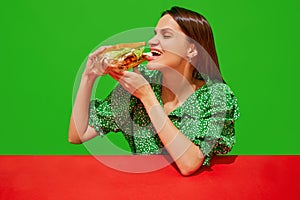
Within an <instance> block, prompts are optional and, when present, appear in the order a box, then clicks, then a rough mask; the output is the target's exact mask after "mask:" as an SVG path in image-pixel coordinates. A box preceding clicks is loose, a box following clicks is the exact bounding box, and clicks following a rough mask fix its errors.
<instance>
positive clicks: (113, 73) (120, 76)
mask: <svg viewBox="0 0 300 200" xmlns="http://www.w3.org/2000/svg"><path fill="white" fill-rule="evenodd" d="M109 75H110V76H111V77H113V78H114V79H116V80H117V81H119V80H120V79H122V77H123V75H122V74H119V73H116V72H115V71H110V72H109Z"/></svg>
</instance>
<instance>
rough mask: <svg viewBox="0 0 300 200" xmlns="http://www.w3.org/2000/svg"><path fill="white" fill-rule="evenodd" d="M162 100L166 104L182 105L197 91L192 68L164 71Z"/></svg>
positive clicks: (167, 69)
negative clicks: (175, 103)
mask: <svg viewBox="0 0 300 200" xmlns="http://www.w3.org/2000/svg"><path fill="white" fill-rule="evenodd" d="M162 75H163V76H162V77H163V79H162V98H163V100H164V102H170V101H173V102H178V104H182V103H183V102H184V101H185V100H186V99H187V97H188V96H190V95H191V94H192V93H193V92H194V91H195V90H196V89H197V86H196V84H195V79H194V78H193V68H192V67H191V66H184V67H180V70H178V69H174V68H166V69H164V70H162Z"/></svg>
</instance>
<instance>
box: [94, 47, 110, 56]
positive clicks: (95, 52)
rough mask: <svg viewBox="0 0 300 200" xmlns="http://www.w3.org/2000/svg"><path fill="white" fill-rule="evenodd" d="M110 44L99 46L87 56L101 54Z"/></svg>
mask: <svg viewBox="0 0 300 200" xmlns="http://www.w3.org/2000/svg"><path fill="white" fill-rule="evenodd" d="M109 47H111V46H101V47H99V48H98V49H97V50H96V51H94V52H92V53H91V54H90V55H89V58H93V57H95V56H96V55H98V54H101V53H102V52H103V51H104V50H105V49H107V48H109Z"/></svg>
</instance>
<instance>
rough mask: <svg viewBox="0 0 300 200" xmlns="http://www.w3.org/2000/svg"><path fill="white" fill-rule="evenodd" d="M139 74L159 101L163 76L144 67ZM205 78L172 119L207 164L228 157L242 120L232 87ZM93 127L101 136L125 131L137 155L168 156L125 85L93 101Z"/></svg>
mask: <svg viewBox="0 0 300 200" xmlns="http://www.w3.org/2000/svg"><path fill="white" fill-rule="evenodd" d="M139 71H140V72H141V73H142V75H143V76H144V77H145V78H146V79H147V80H148V82H149V83H150V85H151V87H152V89H153V91H154V93H155V95H156V98H157V99H158V101H159V102H160V104H161V106H163V103H162V99H161V96H160V94H161V84H160V83H161V80H162V75H161V73H160V72H159V71H155V70H147V69H146V67H145V66H143V65H140V66H139ZM204 77H205V82H206V83H205V85H203V86H202V87H201V88H199V89H198V90H196V91H195V92H194V93H193V94H191V95H190V96H189V97H188V98H187V99H186V101H185V102H184V103H183V104H181V105H180V106H179V107H177V108H176V109H175V110H173V111H172V112H171V113H170V114H169V115H168V117H169V119H170V120H171V121H172V122H173V124H174V125H175V126H176V127H177V128H178V129H179V130H180V131H181V132H182V133H183V134H184V135H185V136H186V137H188V138H189V139H190V140H191V141H192V142H193V143H194V144H196V145H197V146H199V148H200V149H201V151H202V152H203V153H204V155H205V156H206V157H205V161H204V163H203V165H209V160H210V158H211V156H212V155H214V154H226V153H228V152H229V151H230V150H231V149H232V147H233V145H234V144H235V130H234V121H235V120H237V119H238V117H239V115H240V113H239V107H238V104H237V99H236V97H235V95H234V93H233V92H232V90H231V89H230V88H229V86H228V85H226V84H224V83H221V82H218V81H213V80H211V79H209V77H207V76H204ZM89 125H90V126H91V127H94V129H95V130H96V131H97V133H98V134H99V135H101V136H103V135H105V134H106V133H109V132H119V131H121V132H122V133H123V135H124V137H125V138H126V140H127V141H128V143H129V146H130V148H131V151H132V153H134V154H146V155H147V154H148V155H149V154H165V153H167V151H166V150H165V148H164V147H163V144H162V142H161V141H160V138H159V136H158V134H157V133H156V132H155V129H154V127H153V126H152V123H151V121H150V118H149V116H148V114H147V112H146V110H145V108H144V106H143V104H142V102H141V101H140V100H139V99H137V98H136V97H134V96H132V95H131V94H130V93H129V92H127V91H126V90H125V89H123V87H122V86H121V85H117V86H116V88H115V89H114V90H113V91H112V92H111V93H110V94H109V95H108V96H107V97H106V98H105V99H104V100H99V99H94V100H91V102H90V110H89Z"/></svg>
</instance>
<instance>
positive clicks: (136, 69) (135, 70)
mask: <svg viewBox="0 0 300 200" xmlns="http://www.w3.org/2000/svg"><path fill="white" fill-rule="evenodd" d="M133 71H134V72H135V73H137V74H141V72H140V71H139V69H138V68H137V67H135V68H133Z"/></svg>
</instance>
